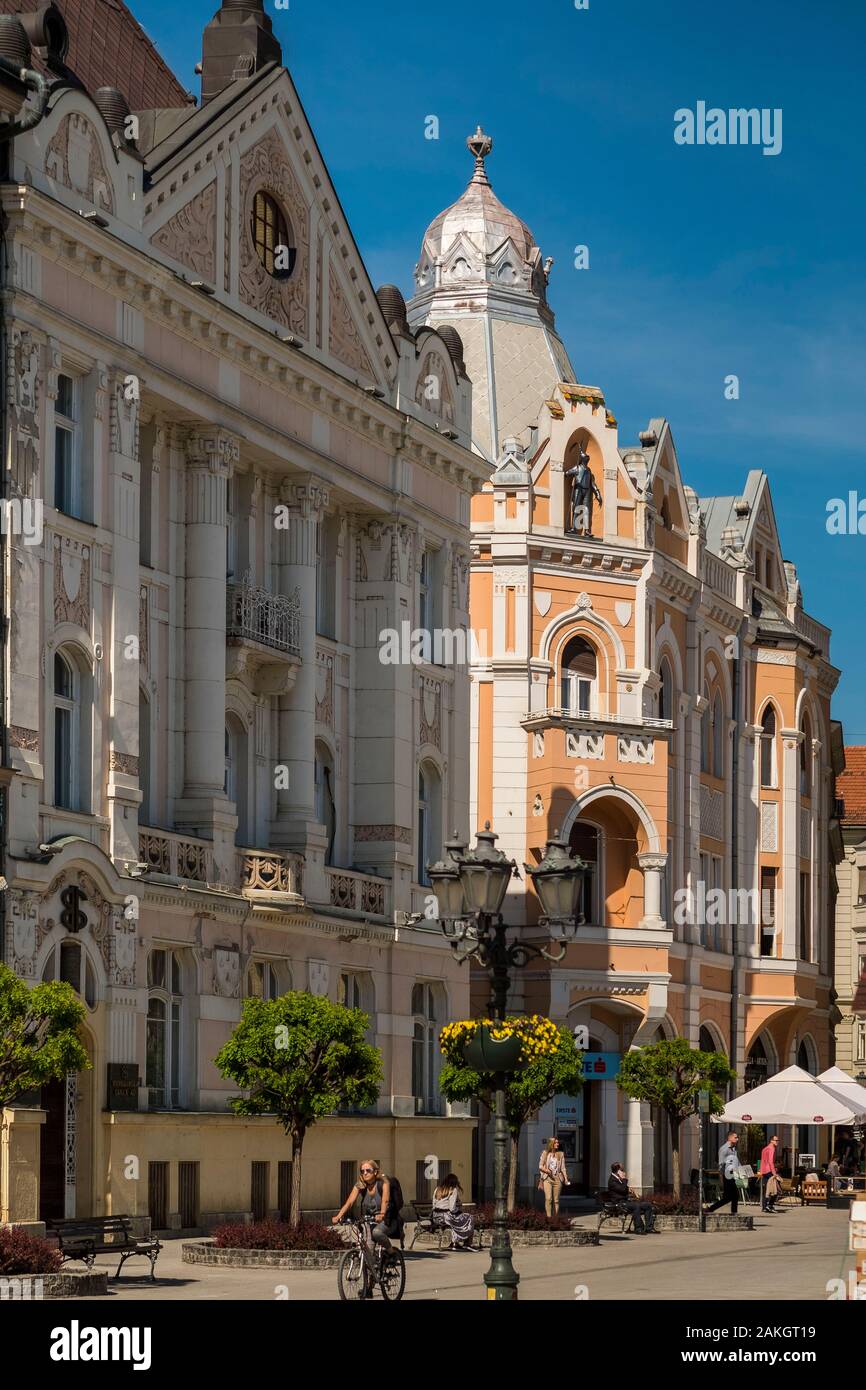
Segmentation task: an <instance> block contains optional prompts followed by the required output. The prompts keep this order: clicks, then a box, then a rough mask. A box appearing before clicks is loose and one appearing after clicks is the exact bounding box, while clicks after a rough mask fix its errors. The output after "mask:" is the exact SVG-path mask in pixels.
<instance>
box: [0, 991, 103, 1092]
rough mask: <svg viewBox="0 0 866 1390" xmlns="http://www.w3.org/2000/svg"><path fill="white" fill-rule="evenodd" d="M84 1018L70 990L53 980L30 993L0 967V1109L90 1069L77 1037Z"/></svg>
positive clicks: (80, 1004)
mask: <svg viewBox="0 0 866 1390" xmlns="http://www.w3.org/2000/svg"><path fill="white" fill-rule="evenodd" d="M84 1015H85V1009H84V1005H83V1004H82V1002H81V1000H80V999H79V998H78V995H77V994H76V993H75V990H74V989H73V988H72V986H71V985H66V984H61V983H60V982H59V981H52V982H51V983H49V984H40V985H36V987H35V988H34V989H30V988H29V986H28V985H26V984H25V983H24V981H23V980H19V978H18V976H17V975H15V974H13V972H12V971H11V970H10V969H9V967H8V966H6V965H0V1110H2V1109H3V1108H4V1106H7V1105H12V1104H13V1103H14V1102H15V1101H16V1100H19V1099H20V1098H21V1096H23V1095H26V1094H27V1092H28V1091H33V1090H36V1088H37V1087H39V1086H44V1085H45V1084H46V1083H47V1082H49V1081H57V1080H60V1078H61V1077H63V1076H65V1075H66V1073H67V1072H69V1071H86V1070H87V1069H88V1068H89V1066H90V1062H89V1060H88V1057H87V1052H86V1051H85V1048H84V1044H83V1043H82V1041H81V1039H80V1038H79V1036H78V1028H79V1027H80V1025H81V1023H82V1021H83V1019H84Z"/></svg>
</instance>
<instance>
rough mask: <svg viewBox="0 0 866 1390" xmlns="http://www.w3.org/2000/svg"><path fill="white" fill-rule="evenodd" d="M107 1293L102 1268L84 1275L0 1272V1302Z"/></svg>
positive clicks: (106, 1284)
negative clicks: (4, 1273)
mask: <svg viewBox="0 0 866 1390" xmlns="http://www.w3.org/2000/svg"><path fill="white" fill-rule="evenodd" d="M107 1293H108V1275H107V1273H106V1272H105V1270H90V1271H87V1272H85V1273H83V1274H67V1273H66V1271H65V1270H64V1271H63V1273H61V1274H7V1275H0V1301H3V1302H6V1301H7V1300H9V1301H11V1302H13V1303H18V1302H21V1303H38V1302H40V1301H41V1300H42V1299H45V1298H98V1297H99V1296H100V1295H101V1294H107Z"/></svg>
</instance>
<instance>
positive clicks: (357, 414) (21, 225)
mask: <svg viewBox="0 0 866 1390" xmlns="http://www.w3.org/2000/svg"><path fill="white" fill-rule="evenodd" d="M0 199H2V205H3V209H4V211H5V212H6V214H7V216H8V218H9V227H8V232H9V235H10V236H11V237H12V238H14V239H15V240H16V241H17V242H18V243H19V244H22V245H26V246H29V247H30V248H31V249H32V250H34V251H36V252H37V253H38V254H39V255H40V256H43V257H45V258H47V259H49V260H54V261H55V262H56V263H58V264H60V265H63V266H66V267H67V268H69V269H71V270H72V271H73V272H74V273H75V274H76V275H77V276H78V277H79V278H80V279H81V280H83V281H85V282H87V283H90V284H93V285H95V286H97V287H98V288H100V289H102V290H103V291H104V290H105V289H106V287H108V289H109V291H110V292H111V293H114V294H116V295H118V296H120V297H121V298H122V299H123V300H124V301H125V302H126V303H128V304H131V305H133V306H135V307H136V308H138V309H139V310H140V311H141V312H142V313H143V314H144V315H145V316H146V317H147V318H148V319H149V320H150V321H151V322H153V323H156V324H159V325H161V326H162V327H166V328H169V329H170V330H171V331H172V332H173V333H175V334H176V335H177V336H178V337H180V338H185V339H186V340H187V341H189V342H191V343H195V344H196V346H198V347H202V346H203V347H204V348H205V349H206V350H207V351H210V352H212V353H213V354H214V355H216V356H222V357H224V358H225V359H226V360H228V361H231V362H232V364H233V365H237V366H241V367H242V368H243V369H244V371H245V372H247V373H249V374H251V375H254V376H256V377H258V379H259V380H260V381H262V382H264V383H270V384H273V385H274V386H276V387H278V388H279V389H280V393H281V394H282V395H283V396H287V397H288V398H289V399H291V400H293V401H294V402H295V403H296V404H299V405H301V406H304V407H305V408H307V409H311V410H317V411H319V412H320V413H322V414H326V415H329V416H330V417H331V418H332V419H333V420H334V421H336V422H337V423H339V424H340V425H342V426H344V427H346V428H348V429H350V430H352V431H353V432H354V433H355V434H358V435H361V436H363V437H364V438H365V440H366V441H367V442H368V443H372V444H374V445H375V446H378V447H379V448H381V449H383V450H384V451H385V452H386V453H391V454H393V453H395V452H396V451H397V450H398V449H399V450H401V451H402V453H403V454H404V456H405V457H407V458H408V459H409V460H410V461H411V462H413V463H416V464H418V465H419V466H421V467H424V468H427V469H429V470H430V471H432V472H433V473H435V474H437V475H438V476H440V477H442V478H444V479H445V480H446V481H448V482H451V483H453V484H454V486H455V487H457V488H458V489H459V490H461V491H463V492H466V493H469V494H470V495H471V494H472V493H473V492H475V491H477V490H478V489H479V488H480V487H481V485H482V484H483V482H485V481H486V479H487V477H488V474H489V472H490V469H489V466H488V465H486V464H485V463H484V462H483V460H482V459H480V458H478V457H476V456H475V455H474V454H472V453H470V451H469V450H468V449H464V448H463V447H462V446H461V445H458V444H455V443H454V442H453V441H451V440H447V439H445V438H444V436H441V435H440V434H439V433H438V432H437V431H436V430H434V429H432V428H431V427H430V426H429V425H425V424H423V423H422V422H421V421H419V420H416V419H415V418H414V417H411V416H406V415H404V414H403V413H402V412H401V411H398V410H397V409H396V408H395V407H394V406H392V405H390V404H389V403H388V402H385V401H378V400H376V399H375V398H371V397H370V396H369V395H368V394H367V393H366V392H365V391H364V390H363V388H362V387H360V386H358V385H354V384H353V383H352V382H351V381H347V380H346V379H345V378H344V377H342V376H340V375H339V374H338V373H336V372H334V371H332V370H331V369H330V368H329V367H327V366H326V365H325V364H323V363H321V362H319V361H318V360H317V359H316V358H314V357H312V356H310V355H308V354H306V353H303V352H301V351H299V350H298V349H297V348H295V347H291V346H289V345H288V344H285V343H282V342H281V341H280V340H279V338H278V337H277V335H276V333H269V332H268V331H267V330H266V329H264V328H261V327H259V326H258V325H256V324H255V323H252V322H251V321H249V320H247V319H245V318H243V317H242V316H241V315H240V314H238V313H237V312H235V311H234V310H233V309H231V308H230V307H229V306H228V305H226V304H224V303H222V302H221V301H220V300H215V299H212V298H208V297H207V296H205V295H203V294H201V293H200V292H199V291H198V290H196V289H194V288H193V287H192V285H190V284H189V283H188V282H187V281H186V280H185V279H183V277H181V276H180V275H178V274H177V273H176V272H174V271H172V270H170V269H169V268H168V267H167V266H164V265H162V264H161V263H160V262H157V261H154V260H151V259H150V258H148V257H147V256H146V255H144V253H143V252H141V251H139V250H137V248H135V247H134V246H131V245H129V244H127V243H124V242H122V241H120V240H119V239H118V238H116V237H113V236H111V235H110V234H109V233H108V232H105V231H102V230H101V229H100V228H98V227H95V226H94V225H93V224H91V223H88V222H85V221H84V220H83V219H82V218H78V217H75V215H74V214H72V213H71V212H70V211H69V210H68V209H67V208H64V207H62V206H61V205H60V204H58V203H54V202H52V201H51V200H50V199H48V198H47V197H46V196H45V195H44V194H41V193H40V192H39V191H38V190H36V189H32V188H29V187H25V186H22V185H9V186H7V187H4V188H3V189H2V192H0ZM16 299H20V300H21V301H25V302H31V303H33V304H35V305H38V306H39V308H40V309H41V310H43V311H46V310H47V312H48V313H49V314H51V315H56V316H58V317H63V315H62V314H60V313H58V311H57V310H55V309H54V308H52V307H51V306H48V305H46V304H45V302H44V301H41V300H37V299H35V298H34V297H33V296H32V295H30V294H29V293H27V292H25V291H23V290H21V289H15V290H10V291H7V304H9V307H10V310H11V308H12V305H11V304H10V300H13V301H14V300H16ZM76 329H77V331H78V332H79V333H83V334H84V335H86V336H89V337H91V338H93V339H94V340H97V341H99V343H100V348H99V350H98V351H95V352H94V358H97V357H103V358H104V357H105V356H106V355H111V354H108V353H107V352H106V348H105V344H106V343H110V344H111V347H112V350H113V354H114V355H116V356H122V357H123V358H124V359H125V360H126V361H127V362H129V363H133V362H135V361H138V362H140V363H142V364H143V373H142V374H144V372H145V371H146V372H147V374H148V375H149V378H150V380H151V383H152V384H153V385H154V386H155V385H156V378H157V377H158V376H159V374H160V373H162V374H164V375H165V376H166V378H167V379H171V380H177V379H178V378H177V377H176V376H175V375H174V374H172V373H170V372H168V371H164V369H163V368H162V367H161V365H160V364H159V363H156V362H152V361H151V360H150V359H148V358H146V357H145V356H144V355H143V354H142V353H140V352H137V351H136V350H134V349H133V348H131V347H129V346H127V345H125V344H123V343H122V342H121V341H120V340H119V339H115V338H109V337H106V335H104V334H100V333H99V331H98V330H97V329H95V328H92V327H90V326H88V325H82V324H76ZM43 331H44V332H47V331H48V330H47V329H45V330H43ZM184 384H186V385H188V386H189V387H190V389H192V390H194V391H196V392H197V393H198V394H200V395H202V396H203V397H207V396H209V395H210V394H211V393H209V392H208V391H207V389H206V388H205V387H203V386H200V385H198V384H197V383H194V382H185V383H184ZM220 407H221V412H222V414H223V415H224V416H226V417H228V416H229V415H232V416H235V417H238V418H240V419H243V418H244V415H243V412H242V411H240V410H239V409H236V408H235V407H232V406H231V405H229V404H228V403H227V402H225V401H220ZM256 424H257V425H258V427H259V428H261V430H262V431H263V432H264V433H269V434H277V435H279V431H276V430H274V428H273V427H272V426H271V425H269V424H268V423H267V422H266V421H264V420H261V421H259V420H257V421H256ZM280 437H285V438H286V440H287V442H289V443H291V445H292V447H295V448H297V447H301V448H306V449H307V450H308V452H309V453H310V455H311V457H313V458H315V457H316V451H315V450H314V449H313V448H312V447H311V446H305V445H304V444H303V442H302V441H299V440H298V439H296V438H295V436H280Z"/></svg>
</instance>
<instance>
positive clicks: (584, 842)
mask: <svg viewBox="0 0 866 1390" xmlns="http://www.w3.org/2000/svg"><path fill="white" fill-rule="evenodd" d="M568 845H569V853H571V854H573V855H577V857H578V859H582V860H583V861H584V863H586V864H589V866H590V872H589V873H588V874H586V875H585V876H584V879H583V886H582V889H581V894H580V897H579V898H578V903H577V917H578V921H579V920H580V917H581V916H583V918H584V920H585V921H586V924H587V925H588V926H591V927H600V926H604V925H605V921H604V906H603V902H602V886H601V883H600V876H601V833H600V831H599V829H598V827H597V826H595V825H591V824H590V823H589V822H588V821H583V820H578V821H575V823H574V825H573V826H572V828H571V834H570V836H569V840H568Z"/></svg>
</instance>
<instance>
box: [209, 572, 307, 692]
mask: <svg viewBox="0 0 866 1390" xmlns="http://www.w3.org/2000/svg"><path fill="white" fill-rule="evenodd" d="M300 662H301V594H300V590H299V589H295V591H294V593H292V594H272V593H269V592H268V590H267V589H261V588H258V587H257V586H256V585H255V584H253V583H252V581H251V578H250V574H249V572H247V574H245V575H244V578H243V580H242V581H241V583H240V584H229V585H228V586H227V589H226V678H227V679H232V678H235V679H241V680H244V679H246V680H248V681H249V683H250V685H251V687H252V689H253V691H254V692H255V694H257V695H285V694H288V692H289V691H290V690H291V688H292V686H293V685H294V683H295V676H296V675H297V670H298V667H299V665H300Z"/></svg>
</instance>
